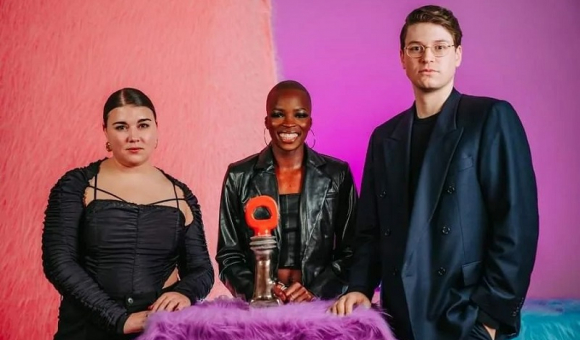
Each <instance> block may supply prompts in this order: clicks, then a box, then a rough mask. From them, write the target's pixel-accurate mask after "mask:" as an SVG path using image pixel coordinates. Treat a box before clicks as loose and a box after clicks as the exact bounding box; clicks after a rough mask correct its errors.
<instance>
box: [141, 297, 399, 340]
mask: <svg viewBox="0 0 580 340" xmlns="http://www.w3.org/2000/svg"><path fill="white" fill-rule="evenodd" d="M331 304H332V302H330V301H316V302H311V303H302V304H289V305H285V306H280V307H273V308H250V307H249V305H248V304H247V303H246V302H243V301H241V300H234V299H218V300H213V301H206V302H203V303H200V304H197V305H195V306H193V307H189V308H187V309H184V310H182V311H180V312H173V313H167V312H160V313H156V314H153V315H152V316H150V318H149V320H148V323H147V327H146V328H145V332H144V333H143V335H141V336H140V337H139V340H169V339H171V340H226V339H227V340H230V339H243V340H246V339H247V340H271V339H272V340H281V339H285V340H286V339H289V340H290V339H300V340H359V339H365V340H366V339H368V340H379V339H380V340H395V338H394V336H393V335H392V333H391V331H390V329H389V326H388V325H387V323H386V321H385V320H384V318H383V316H382V315H381V314H380V312H378V311H376V310H374V309H365V308H357V309H355V311H354V312H353V313H352V314H351V315H349V316H345V317H337V316H335V315H332V314H330V313H327V312H326V311H327V309H328V308H329V307H330V306H331Z"/></svg>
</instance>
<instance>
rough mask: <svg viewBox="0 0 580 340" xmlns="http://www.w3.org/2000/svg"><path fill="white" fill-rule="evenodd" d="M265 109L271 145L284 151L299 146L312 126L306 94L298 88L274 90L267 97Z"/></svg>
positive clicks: (309, 105) (302, 143) (295, 148)
mask: <svg viewBox="0 0 580 340" xmlns="http://www.w3.org/2000/svg"><path fill="white" fill-rule="evenodd" d="M266 109H267V114H268V115H267V116H266V121H265V123H266V128H267V129H268V131H269V132H270V137H271V138H272V147H273V148H276V149H278V150H280V151H286V152H289V151H295V150H297V149H299V148H301V147H302V146H303V145H304V141H305V140H306V136H307V135H308V132H309V131H310V128H311V127H312V117H311V116H310V114H311V109H312V107H311V104H310V100H309V98H308V95H307V94H306V93H305V92H304V91H302V90H298V89H280V90H276V91H275V92H273V93H272V94H271V96H270V97H269V98H268V102H267V104H266Z"/></svg>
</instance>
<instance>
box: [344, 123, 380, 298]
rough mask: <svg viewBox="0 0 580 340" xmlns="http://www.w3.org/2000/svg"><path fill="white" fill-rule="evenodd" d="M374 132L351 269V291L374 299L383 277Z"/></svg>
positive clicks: (365, 167)
mask: <svg viewBox="0 0 580 340" xmlns="http://www.w3.org/2000/svg"><path fill="white" fill-rule="evenodd" d="M375 135H376V132H375V133H373V136H371V139H370V141H369V146H368V149H367V156H366V160H365V165H364V170H363V177H362V184H361V192H360V198H359V201H358V209H357V211H358V212H357V221H356V238H355V249H354V255H353V261H352V266H351V271H350V279H349V287H348V291H349V292H361V293H363V294H365V295H366V296H367V297H368V298H369V299H372V297H373V294H374V289H375V288H376V287H377V286H378V284H379V282H380V279H381V260H380V252H379V242H380V240H381V238H380V226H379V221H378V210H377V199H376V197H377V196H376V193H375V169H376V167H375V157H374V153H375V152H376V151H375V146H374V139H375Z"/></svg>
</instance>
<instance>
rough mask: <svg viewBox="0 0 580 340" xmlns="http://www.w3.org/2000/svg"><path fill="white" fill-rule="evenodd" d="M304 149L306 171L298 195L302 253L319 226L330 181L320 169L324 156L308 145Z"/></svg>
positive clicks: (323, 162)
mask: <svg viewBox="0 0 580 340" xmlns="http://www.w3.org/2000/svg"><path fill="white" fill-rule="evenodd" d="M305 151H306V152H305V156H306V171H305V172H304V181H303V187H302V195H300V223H301V225H302V228H301V233H300V236H301V238H302V240H303V241H302V242H301V253H302V254H304V251H305V249H306V246H307V245H308V242H309V241H310V238H311V237H312V233H313V232H314V229H315V227H317V226H320V218H321V213H322V207H323V205H324V203H325V201H326V194H327V192H328V190H329V189H330V184H331V182H332V181H331V179H330V177H329V176H328V175H326V173H324V172H323V171H322V170H321V169H320V167H321V166H323V165H324V164H325V163H326V161H325V160H324V158H322V157H320V155H318V153H316V152H314V151H313V150H312V149H310V148H309V147H308V146H305Z"/></svg>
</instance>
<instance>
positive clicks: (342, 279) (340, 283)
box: [308, 165, 358, 299]
mask: <svg viewBox="0 0 580 340" xmlns="http://www.w3.org/2000/svg"><path fill="white" fill-rule="evenodd" d="M341 177H342V181H341V183H340V186H339V192H338V199H339V201H338V214H337V216H336V220H335V222H334V233H335V235H334V240H335V247H334V250H333V256H332V258H333V260H332V262H331V263H330V264H329V265H328V266H327V267H326V268H325V269H324V270H323V271H322V272H321V273H320V274H318V275H317V276H316V278H315V279H314V281H313V282H312V283H311V284H310V285H309V287H308V289H309V290H310V292H311V293H312V294H314V295H315V296H317V297H320V298H322V299H330V298H334V297H336V296H338V295H340V294H342V293H343V292H344V291H343V290H344V288H345V287H346V286H347V285H348V275H349V272H350V266H351V260H352V253H353V249H352V244H353V242H354V234H355V222H356V221H355V220H356V204H357V200H358V196H357V192H356V188H355V185H354V180H353V177H352V172H351V171H350V167H349V166H348V165H347V166H346V169H345V171H343V173H342V176H341Z"/></svg>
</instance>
